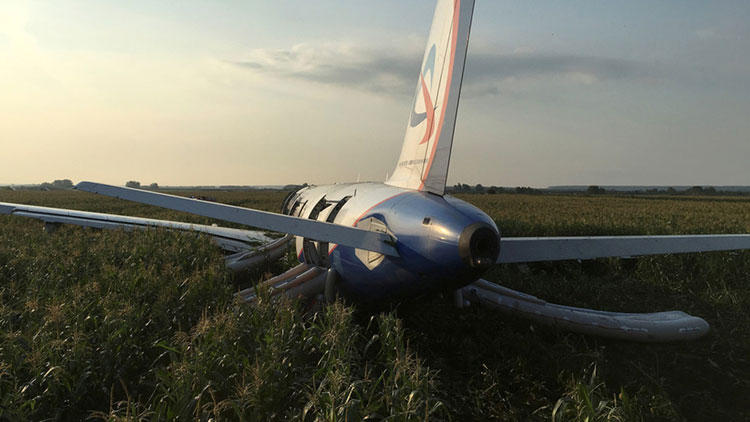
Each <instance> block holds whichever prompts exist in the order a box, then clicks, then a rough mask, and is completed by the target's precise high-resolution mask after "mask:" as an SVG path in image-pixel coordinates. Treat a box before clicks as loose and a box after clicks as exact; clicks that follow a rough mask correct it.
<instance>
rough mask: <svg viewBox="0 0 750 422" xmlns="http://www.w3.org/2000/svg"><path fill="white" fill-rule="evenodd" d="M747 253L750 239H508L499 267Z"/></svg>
mask: <svg viewBox="0 0 750 422" xmlns="http://www.w3.org/2000/svg"><path fill="white" fill-rule="evenodd" d="M738 249H750V235H748V234H722V235H684V236H600V237H509V238H503V239H501V240H500V256H499V257H498V259H497V262H498V263H499V264H507V263H513V262H536V261H562V260H568V259H594V258H606V257H628V256H639V255H658V254H673V253H690V252H711V251H729V250H738Z"/></svg>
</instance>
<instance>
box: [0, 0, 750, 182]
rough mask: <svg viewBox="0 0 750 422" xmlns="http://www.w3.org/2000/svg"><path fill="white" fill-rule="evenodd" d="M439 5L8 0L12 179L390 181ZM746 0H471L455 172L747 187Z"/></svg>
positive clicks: (6, 76)
mask: <svg viewBox="0 0 750 422" xmlns="http://www.w3.org/2000/svg"><path fill="white" fill-rule="evenodd" d="M433 10H434V2H433V1H427V0H414V1H408V2H404V1H396V0H382V1H378V2H372V1H362V0H349V1H330V0H325V1H324V0H319V1H315V2H310V1H305V0H276V1H273V2H268V1H239V0H226V1H221V2H217V1H197V0H182V1H179V2H177V1H150V0H148V1H146V0H131V1H108V2H102V1H98V0H77V1H70V0H56V1H54V2H52V1H21V0H4V1H2V2H0V183H16V184H23V183H40V182H44V181H52V180H54V179H63V178H67V179H71V180H73V181H74V182H78V181H82V180H90V181H97V182H103V183H111V184H118V185H122V184H124V183H125V182H126V181H128V180H138V181H140V182H141V183H144V184H148V183H152V182H157V183H159V184H160V185H284V184H292V183H303V182H307V183H314V184H324V183H333V182H346V181H354V180H362V181H365V180H369V181H383V180H385V178H386V175H387V174H388V173H390V172H392V171H393V169H394V167H395V165H396V162H397V160H398V156H399V153H400V151H401V143H402V141H403V136H404V133H405V129H406V126H407V121H408V117H409V107H410V106H411V104H412V97H413V95H414V90H415V86H416V81H417V76H418V72H419V66H420V63H421V60H422V56H423V54H424V44H425V42H426V38H427V32H428V31H429V27H430V23H431V20H432V14H433ZM749 22H750V2H747V1H744V0H743V1H720V2H704V1H696V0H679V1H678V0H674V1H661V2H653V1H628V2H615V1H605V2H603V1H577V0H571V1H566V2H552V1H535V2H519V1H499V0H477V2H476V6H475V10H474V20H473V25H472V32H471V40H470V46H469V53H468V59H467V63H466V71H465V74H464V85H463V89H462V97H461V103H460V107H459V112H458V123H457V126H456V131H455V137H454V144H453V155H452V158H451V167H450V170H449V178H448V183H449V184H454V183H458V182H461V183H468V184H472V185H473V184H477V183H482V184H484V185H499V186H535V187H545V186H549V185H572V184H577V185H590V184H598V185H698V184H699V185H750V163H748V161H750V54H748V52H749V51H750V23H749Z"/></svg>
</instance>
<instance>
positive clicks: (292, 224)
mask: <svg viewBox="0 0 750 422" xmlns="http://www.w3.org/2000/svg"><path fill="white" fill-rule="evenodd" d="M76 189H78V190H82V191H86V192H92V193H98V194H102V195H106V196H111V197H113V198H121V199H126V200H128V201H134V202H140V203H143V204H149V205H154V206H157V207H162V208H168V209H172V210H176V211H184V212H188V213H191V214H197V215H202V216H204V217H210V218H216V219H219V220H224V221H231V222H233V223H238V224H244V225H247V226H252V227H257V228H261V229H265V230H272V231H277V232H281V233H289V234H293V235H296V236H302V237H306V238H309V239H311V240H316V241H324V242H330V243H336V244H339V245H343V246H349V247H352V248H358V249H365V250H368V251H373V252H380V253H382V254H385V255H389V256H398V253H397V252H396V248H395V246H394V244H395V239H394V238H393V237H391V236H390V235H389V234H387V233H379V232H373V231H368V230H363V229H359V228H356V227H348V226H341V225H338V224H331V223H326V222H322V221H316V220H309V219H306V218H298V217H292V216H288V215H283V214H276V213H271V212H265V211H258V210H254V209H250V208H243V207H236V206H233V205H226V204H219V203H215V202H207V201H201V200H197V199H190V198H183V197H181V196H174V195H167V194H163V193H157V192H151V191H145V190H139V189H131V188H124V187H118V186H110V185H104V184H98V183H92V182H81V183H79V184H78V185H77V186H76Z"/></svg>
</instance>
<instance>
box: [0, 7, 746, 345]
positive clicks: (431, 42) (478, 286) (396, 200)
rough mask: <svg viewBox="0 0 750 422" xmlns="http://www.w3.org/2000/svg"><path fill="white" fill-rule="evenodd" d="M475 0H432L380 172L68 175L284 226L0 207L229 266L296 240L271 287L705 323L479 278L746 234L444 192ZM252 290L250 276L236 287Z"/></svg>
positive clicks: (127, 193)
mask: <svg viewBox="0 0 750 422" xmlns="http://www.w3.org/2000/svg"><path fill="white" fill-rule="evenodd" d="M473 10H474V0H438V1H437V6H436V9H435V14H434V18H433V21H432V26H431V29H430V33H429V37H428V41H427V48H426V50H425V54H424V58H423V60H422V64H421V67H420V72H419V77H418V80H417V87H416V92H415V95H414V102H413V105H412V109H411V112H410V116H409V120H408V124H407V128H406V135H405V137H404V143H403V147H402V150H401V155H400V157H399V160H398V162H397V164H396V168H395V170H394V171H393V173H392V174H391V175H390V177H388V178H387V180H386V181H385V182H384V183H371V182H367V183H359V182H357V183H343V184H333V185H325V186H305V187H302V188H300V189H298V190H296V191H294V192H291V193H290V194H289V195H288V196H287V198H286V199H285V200H284V202H283V204H282V206H281V211H282V212H281V213H280V214H279V213H270V212H265V211H259V210H254V209H248V208H243V207H237V206H231V205H226V204H220V203H216V202H209V201H202V200H199V199H191V198H184V197H179V196H174V195H167V194H164V193H158V192H153V191H146V190H139V189H132V188H127V187H117V186H111V185H106V184H100V183H93V182H81V183H78V185H76V187H75V188H76V189H78V190H80V191H85V192H91V193H95V194H101V195H106V196H110V197H115V198H121V199H125V200H129V201H135V202H139V203H144V204H149V205H155V206H159V207H163V208H168V209H172V210H177V211H185V212H188V213H192V214H197V215H201V216H205V217H210V218H214V219H218V220H222V221H227V222H232V223H238V224H242V225H246V226H250V227H254V228H258V229H263V230H268V231H274V232H279V233H285V234H286V236H284V237H281V238H278V239H272V238H269V237H267V236H265V235H263V234H262V233H260V232H258V231H255V230H244V229H233V228H226V227H217V226H208V225H196V224H188V223H181V222H174V221H164V220H154V219H147V218H139V217H128V216H121V215H112V214H101V213H91V212H84V211H73V210H64V209H56V208H48V207H39V206H30V205H22V204H9V203H0V213H2V214H11V215H17V216H24V217H30V218H35V219H39V220H42V221H43V222H44V223H45V229H47V230H48V231H50V232H53V231H54V229H55V228H56V227H57V226H59V225H60V224H74V225H79V226H87V227H95V228H103V229H129V230H131V229H143V228H149V227H165V228H168V229H173V230H187V231H197V232H200V233H205V234H206V235H209V236H212V238H213V239H214V241H215V242H216V244H217V245H218V246H219V247H220V248H222V249H223V250H225V251H227V252H228V255H227V256H226V264H227V266H228V267H229V268H230V269H232V270H234V271H235V272H241V271H244V270H245V269H247V268H251V267H253V266H257V265H259V264H261V263H263V262H266V261H273V260H276V259H278V258H280V257H281V256H283V255H284V254H285V251H286V250H287V249H286V248H287V245H288V244H289V243H291V242H292V241H294V243H295V246H294V247H295V251H296V254H297V256H298V259H299V262H300V264H299V265H298V266H296V267H294V268H292V269H290V270H288V271H286V272H285V273H283V274H280V275H277V276H275V277H272V278H271V279H269V280H267V281H264V282H262V283H261V284H260V285H261V286H262V287H263V288H268V289H270V291H271V292H272V294H280V295H281V294H283V295H286V296H289V297H292V298H306V299H310V300H317V301H320V302H322V303H325V302H327V301H331V300H335V298H336V297H342V298H344V299H345V300H348V301H351V302H352V303H359V304H367V305H370V304H374V303H393V302H399V301H406V300H413V299H416V298H419V297H421V296H425V295H427V294H430V293H433V292H437V291H453V294H454V299H455V304H456V306H458V307H466V306H470V305H477V304H479V305H482V306H489V307H492V308H495V309H498V310H500V311H502V312H506V313H510V314H514V315H517V316H521V317H525V318H529V319H531V320H533V321H536V322H539V323H544V324H550V325H553V326H557V327H560V328H562V329H567V330H571V331H575V332H580V333H584V334H589V335H596V336H604V337H610V338H618V339H625V340H632V341H644V342H662V341H677V340H692V339H697V338H700V337H702V336H704V335H706V334H707V333H708V331H709V325H708V323H707V322H706V321H705V320H703V319H702V318H699V317H695V316H691V315H688V314H686V313H683V312H680V311H669V312H657V313H645V314H635V313H616V312H606V311H598V310H592V309H584V308H574V307H568V306H563V305H557V304H551V303H547V302H545V301H544V300H542V299H539V298H536V297H534V296H530V295H527V294H524V293H521V292H518V291H515V290H511V289H508V288H506V287H503V286H500V285H498V284H495V283H492V282H489V281H486V280H484V279H482V278H481V277H482V274H484V273H485V272H486V271H487V270H488V269H490V268H492V267H493V266H494V265H497V264H506V263H527V262H538V261H560V260H585V259H595V258H604V257H633V256H641V255H652V254H674V253H690V252H705V251H724V250H739V249H750V235H748V234H736V235H690V236H687V235H686V236H599V237H543V238H536V237H534V238H531V237H503V236H502V234H501V233H502V232H501V228H499V227H497V225H496V223H495V222H494V221H493V220H492V219H491V218H490V217H489V216H488V215H487V214H485V213H484V212H483V211H482V210H480V209H478V208H477V207H475V206H473V205H470V204H468V203H466V202H464V201H462V200H460V199H457V198H454V197H452V196H450V195H447V194H446V180H447V176H448V168H449V163H450V157H451V150H452V147H453V138H454V136H453V135H454V129H455V123H456V117H457V113H458V105H459V98H460V93H461V84H462V80H463V72H464V64H465V61H466V54H467V49H468V45H469V44H468V43H469V32H470V28H471V21H472V15H473ZM237 295H238V296H239V297H240V298H242V299H244V300H247V301H253V300H256V288H255V287H254V288H249V289H245V290H242V291H239V292H237Z"/></svg>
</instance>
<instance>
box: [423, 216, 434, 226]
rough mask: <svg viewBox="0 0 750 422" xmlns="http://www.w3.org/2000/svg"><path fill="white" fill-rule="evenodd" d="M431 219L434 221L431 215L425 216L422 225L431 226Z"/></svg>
mask: <svg viewBox="0 0 750 422" xmlns="http://www.w3.org/2000/svg"><path fill="white" fill-rule="evenodd" d="M430 221H432V219H431V218H430V217H425V218H424V220H422V225H425V226H429V225H430Z"/></svg>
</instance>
